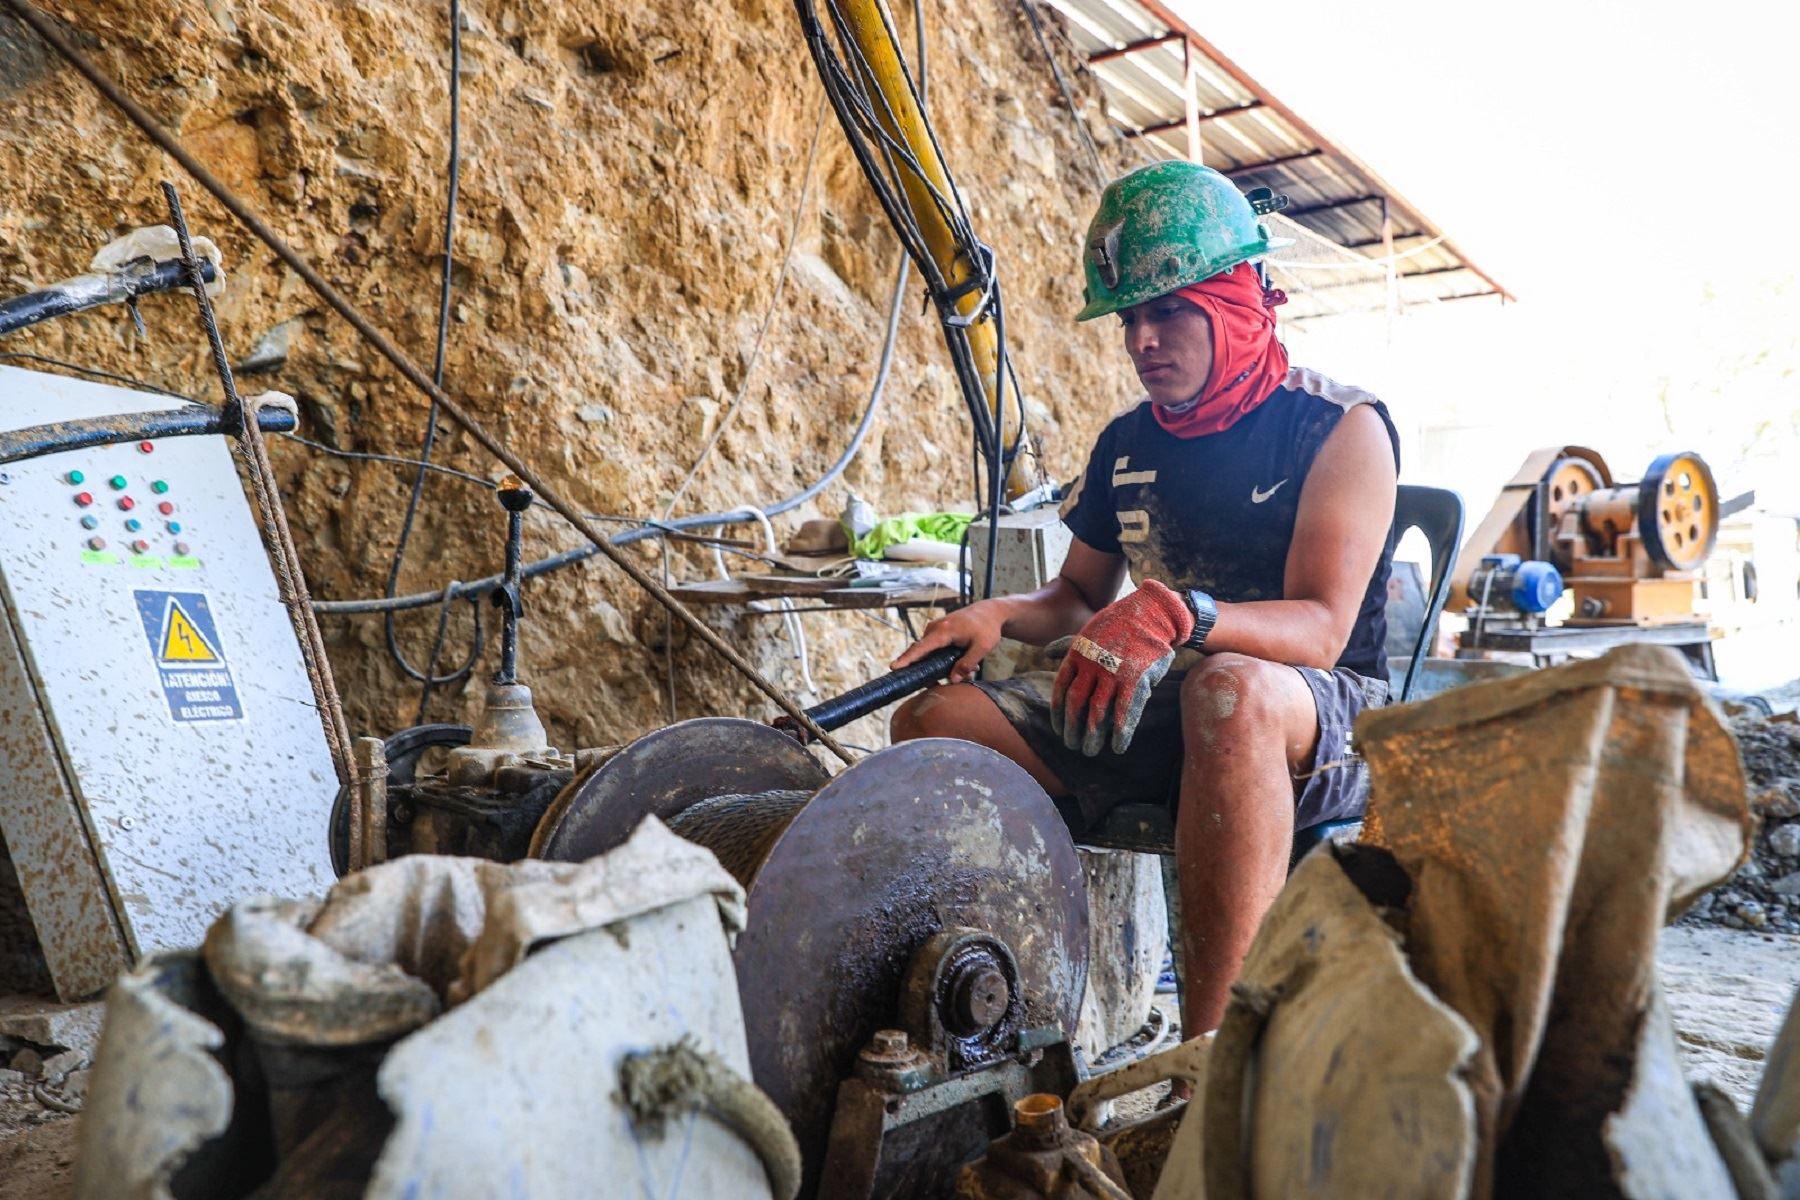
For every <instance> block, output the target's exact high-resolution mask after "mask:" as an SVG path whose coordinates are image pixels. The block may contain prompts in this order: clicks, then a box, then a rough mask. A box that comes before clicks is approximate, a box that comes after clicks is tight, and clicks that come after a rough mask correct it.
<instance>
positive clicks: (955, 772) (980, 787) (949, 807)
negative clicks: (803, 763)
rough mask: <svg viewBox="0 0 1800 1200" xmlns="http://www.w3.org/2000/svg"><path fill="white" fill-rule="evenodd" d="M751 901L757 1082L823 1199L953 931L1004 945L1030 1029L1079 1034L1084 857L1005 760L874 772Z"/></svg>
mask: <svg viewBox="0 0 1800 1200" xmlns="http://www.w3.org/2000/svg"><path fill="white" fill-rule="evenodd" d="M722 832H724V831H722ZM688 836H690V837H692V838H693V839H694V840H696V841H699V842H701V843H702V844H705V843H706V841H707V840H708V838H709V837H712V836H718V835H716V834H713V833H709V832H708V831H707V830H706V829H698V830H695V831H693V832H691V833H690V834H689V835H688ZM747 890H748V893H749V925H748V927H747V928H746V929H745V930H744V932H743V933H742V934H740V935H739V937H738V942H737V947H736V950H735V951H734V952H733V959H734V961H735V962H736V965H737V976H738V993H739V997H740V999H741V1000H742V1002H743V1008H744V1021H745V1026H746V1033H747V1034H748V1039H749V1044H750V1065H751V1073H752V1076H753V1077H754V1079H755V1080H756V1083H757V1086H758V1087H760V1088H762V1089H763V1091H765V1092H767V1093H768V1094H769V1097H770V1098H771V1099H773V1100H774V1101H775V1103H776V1105H777V1106H778V1107H779V1108H780V1109H781V1111H782V1112H783V1113H784V1114H785V1115H786V1116H787V1118H788V1120H789V1122H790V1123H791V1124H792V1125H793V1128H794V1133H795V1135H796V1136H797V1137H798V1138H799V1140H800V1147H801V1151H802V1154H803V1156H804V1157H805V1160H806V1164H807V1177H808V1180H809V1187H811V1186H816V1179H817V1172H818V1169H819V1165H820V1163H821V1162H822V1160H823V1156H824V1149H825V1142H826V1137H827V1134H828V1133H829V1130H830V1125H831V1114H832V1103H833V1099H834V1097H835V1096H836V1093H837V1086H838V1083H839V1082H840V1081H841V1080H842V1079H844V1078H845V1077H846V1076H848V1075H850V1074H851V1072H852V1069H853V1067H854V1063H855V1059H856V1053H857V1050H858V1049H859V1048H860V1047H861V1046H862V1045H863V1044H864V1043H866V1042H867V1041H868V1040H869V1038H870V1037H871V1035H873V1034H874V1032H875V1031H876V1030H877V1029H884V1028H891V1027H893V1026H894V1023H895V1021H896V1020H897V1019H898V1017H899V1015H900V1014H899V1005H900V999H901V992H902V990H903V988H902V984H903V981H904V978H905V975H906V971H907V967H908V964H909V962H910V961H911V959H912V957H913V954H914V953H915V952H916V951H917V950H918V949H919V948H920V947H921V946H922V945H924V944H925V943H926V942H927V941H928V940H930V939H931V938H932V936H933V935H935V934H937V933H938V932H939V931H940V930H943V929H946V928H949V927H954V926H967V927H969V928H972V929H976V930H980V931H982V932H984V933H987V934H991V935H992V936H994V937H995V938H998V939H999V940H1000V941H1001V942H1003V943H1004V944H1005V945H1006V946H1007V947H1008V948H1009V949H1010V950H1011V951H1012V953H1013V955H1014V956H1015V958H1016V961H1017V965H1018V972H1019V982H1020V991H1021V993H1022V1000H1023V1003H1024V1013H1023V1017H1022V1025H1023V1027H1025V1028H1028V1029H1029V1028H1037V1027H1043V1026H1051V1025H1054V1026H1057V1027H1059V1028H1060V1029H1062V1030H1063V1031H1064V1032H1065V1033H1068V1034H1070V1035H1072V1034H1073V1032H1074V1029H1075V1022H1076V1018H1077V1016H1078V1010H1079V1008H1080V1005H1081V997H1082V992H1083V990H1084V989H1085V987H1086V984H1087V951H1088V930H1087V920H1088V918H1087V893H1086V888H1085V884H1084V881H1083V877H1082V872H1081V866H1080V863H1079V861H1078V860H1077V858H1076V855H1075V845H1074V843H1073V842H1072V841H1071V840H1070V838H1069V834H1068V830H1067V828H1066V827H1065V826H1064V825H1063V822H1062V818H1061V817H1060V816H1058V814H1057V811H1056V806H1055V805H1054V804H1052V803H1051V802H1050V798H1049V797H1048V796H1047V795H1045V794H1044V790H1043V789H1042V788H1041V787H1039V786H1038V784H1037V782H1036V781H1035V780H1033V779H1032V778H1031V776H1030V775H1028V774H1026V773H1025V771H1024V770H1022V769H1021V768H1020V767H1018V766H1016V765H1015V764H1014V763H1012V762H1011V761H1009V760H1008V759H1006V758H1004V757H1002V756H1001V755H999V754H996V753H995V752H994V751H992V750H988V749H986V748H985V747H982V746H977V745H974V744H973V743H970V742H963V741H953V740H950V739H947V738H928V739H923V740H920V741H914V742H903V743H901V744H900V745H898V746H894V747H892V748H890V749H887V750H883V751H882V752H880V753H879V754H876V755H873V756H871V757H869V758H866V759H864V760H863V761H861V762H859V763H857V764H856V765H855V766H853V767H851V768H850V769H849V770H847V771H844V772H843V773H842V774H840V775H838V776H837V777H836V778H834V779H833V780H832V781H831V782H830V783H828V784H826V785H825V787H824V789H823V790H822V791H820V792H819V793H818V795H816V796H814V797H813V798H812V800H811V801H810V802H808V803H807V804H806V805H805V806H804V807H802V808H800V809H799V810H798V812H797V813H795V814H794V816H793V817H792V819H791V820H790V821H789V822H788V823H787V825H786V828H785V829H783V830H782V832H781V835H780V837H779V838H778V839H777V840H776V841H775V843H774V845H773V846H772V847H771V848H770V849H769V850H768V851H767V853H766V855H765V856H764V858H763V860H762V863H761V866H760V867H759V868H758V869H757V871H756V874H755V876H754V878H753V879H752V881H751V883H750V885H749V887H748V889H747Z"/></svg>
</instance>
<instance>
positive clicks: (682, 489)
mask: <svg viewBox="0 0 1800 1200" xmlns="http://www.w3.org/2000/svg"><path fill="white" fill-rule="evenodd" d="M824 132H825V100H824V98H823V97H821V98H820V99H819V114H818V116H817V118H815V119H814V121H813V132H812V144H811V145H810V146H809V147H807V151H806V169H805V170H804V171H803V172H802V173H801V175H800V195H799V197H798V198H797V199H795V201H794V215H793V217H792V218H791V219H790V220H789V221H788V236H787V249H786V250H784V251H783V252H782V255H781V267H780V269H779V270H777V271H776V272H775V288H774V290H773V291H771V292H770V293H769V306H768V308H767V309H765V310H764V311H763V319H762V324H760V325H758V326H757V327H756V340H755V341H753V342H751V343H750V358H749V361H748V362H746V363H745V364H744V377H743V378H742V379H741V380H739V381H738V388H737V394H736V395H735V396H733V397H732V398H731V403H730V404H728V405H726V407H725V411H724V412H723V413H721V414H720V415H719V423H718V424H717V425H716V426H714V427H713V431H712V436H711V437H709V438H707V439H706V445H704V446H702V447H701V448H700V454H699V457H697V458H695V459H694V465H693V466H691V467H689V468H688V472H687V474H686V475H684V476H683V477H682V480H681V486H679V487H677V488H676V489H675V494H674V495H673V496H671V497H670V498H669V503H668V505H667V507H665V508H664V509H663V517H664V518H665V519H667V518H668V517H671V516H673V515H674V514H675V506H676V505H677V504H680V503H681V498H682V497H683V496H685V495H687V490H688V487H689V485H691V484H692V483H693V482H694V476H695V475H698V474H699V473H700V468H701V466H703V465H704V464H705V462H706V460H707V459H708V458H710V457H711V456H712V452H713V449H714V448H715V447H716V446H718V444H719V439H720V438H722V437H724V436H725V429H726V427H727V426H729V425H730V424H731V419H732V418H733V417H735V416H736V415H737V410H738V406H739V405H740V404H742V403H743V402H744V397H745V396H748V395H749V394H750V380H751V378H752V377H753V376H754V375H755V373H756V365H757V363H758V362H760V361H761V360H762V346H763V337H764V335H765V334H767V333H768V332H769V326H770V325H771V324H773V323H774V320H775V313H776V310H777V308H778V306H779V305H780V302H781V289H782V286H783V285H784V284H786V283H787V277H788V267H789V265H791V264H792V262H793V261H794V247H795V246H797V245H799V244H800V218H801V217H802V216H804V215H805V213H806V193H807V191H808V189H810V188H811V187H812V177H813V167H814V165H815V164H817V162H818V161H819V142H820V140H821V138H822V135H823V134H824ZM761 511H762V510H760V509H758V510H757V512H758V514H759V515H760V513H761Z"/></svg>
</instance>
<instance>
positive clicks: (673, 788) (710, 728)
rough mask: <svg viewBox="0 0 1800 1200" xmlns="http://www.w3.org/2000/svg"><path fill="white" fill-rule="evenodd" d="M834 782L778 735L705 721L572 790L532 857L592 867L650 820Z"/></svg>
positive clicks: (555, 805)
mask: <svg viewBox="0 0 1800 1200" xmlns="http://www.w3.org/2000/svg"><path fill="white" fill-rule="evenodd" d="M829 778H831V776H830V775H829V774H828V773H827V772H826V770H825V768H824V767H822V766H820V765H819V760H818V759H816V758H814V757H813V756H812V755H811V754H809V753H808V752H807V751H806V749H805V748H804V747H802V746H801V745H800V744H799V743H797V742H796V741H794V739H793V738H791V737H789V736H788V735H787V734H785V733H782V732H781V731H780V730H778V729H771V728H770V727H769V726H767V725H762V724H758V723H757V722H755V721H745V720H743V719H741V718H738V717H701V718H699V719H697V720H693V721H682V722H679V723H678V724H675V725H667V726H664V727H663V728H661V729H657V730H654V731H652V732H650V733H646V734H645V735H644V736H643V737H641V738H639V739H638V740H637V741H635V742H632V743H631V744H630V745H629V746H627V747H625V749H623V750H621V751H619V753H617V754H615V755H613V756H612V757H611V758H610V759H608V760H607V761H606V762H604V763H602V764H601V765H600V766H599V767H597V768H595V769H594V770H592V771H589V772H586V773H584V774H582V775H580V776H578V777H576V778H575V779H574V780H573V781H572V782H570V784H569V786H568V787H566V788H564V789H563V790H562V792H561V793H560V794H559V795H558V796H557V797H556V799H555V800H552V801H551V802H550V807H549V809H548V810H546V811H545V813H544V817H543V820H541V821H539V822H538V826H537V830H536V831H535V832H534V833H533V834H532V835H531V857H533V858H543V859H549V860H550V861H552V862H585V861H586V860H588V859H590V858H593V857H594V856H595V855H597V854H605V853H606V852H607V851H608V850H612V849H615V848H616V847H618V846H620V845H622V844H623V843H624V841H625V839H626V838H628V837H630V836H631V831H632V830H634V829H636V828H637V827H638V824H639V823H640V822H642V821H643V819H644V818H645V817H647V816H652V815H654V816H656V817H659V818H661V819H662V820H664V821H667V820H668V819H669V817H670V816H671V815H673V814H674V813H678V812H680V811H681V810H682V809H684V808H686V807H687V806H688V805H690V804H692V803H694V802H695V801H696V800H703V799H706V798H707V797H709V796H717V795H721V794H723V793H726V792H770V791H780V790H786V789H799V790H805V791H809V792H810V791H817V790H818V789H819V788H821V787H823V786H825V781H826V780H827V779H829Z"/></svg>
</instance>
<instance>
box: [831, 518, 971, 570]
mask: <svg viewBox="0 0 1800 1200" xmlns="http://www.w3.org/2000/svg"><path fill="white" fill-rule="evenodd" d="M974 519H975V518H974V516H973V515H971V514H969V513H901V514H900V515H899V516H897V517H889V518H887V519H886V520H884V521H880V522H877V523H876V525H875V528H873V529H871V530H869V532H868V533H866V534H864V535H863V536H862V537H854V536H853V537H852V538H851V539H850V549H851V552H852V553H854V554H855V555H856V557H858V558H876V559H878V558H881V557H882V556H883V555H884V553H885V552H886V551H887V548H888V547H889V546H896V545H899V544H900V543H901V542H913V541H929V542H948V543H949V544H950V545H952V546H957V545H961V544H962V538H963V531H964V530H966V529H968V527H969V522H971V521H973V520H974Z"/></svg>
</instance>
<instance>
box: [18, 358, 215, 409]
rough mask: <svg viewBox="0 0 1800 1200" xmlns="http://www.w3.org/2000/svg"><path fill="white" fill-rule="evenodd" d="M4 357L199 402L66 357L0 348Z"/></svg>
mask: <svg viewBox="0 0 1800 1200" xmlns="http://www.w3.org/2000/svg"><path fill="white" fill-rule="evenodd" d="M6 359H17V360H19V361H20V362H35V363H42V364H44V365H45V366H51V367H61V368H63V369H64V370H65V371H74V372H75V373H76V374H78V375H87V376H90V377H92V378H94V379H102V380H105V381H106V382H107V383H122V384H125V385H127V386H129V387H134V388H138V389H140V390H142V391H146V392H155V393H157V394H158V395H161V396H173V397H174V398H175V399H177V400H185V401H187V402H188V403H189V404H200V403H201V401H199V400H196V399H194V398H193V397H192V396H188V395H184V394H183V393H181V392H172V391H170V390H169V389H168V388H166V387H163V386H162V385H161V384H155V383H146V382H144V381H143V380H142V379H137V378H134V377H133V376H130V375H117V374H114V373H113V372H111V371H102V370H101V369H100V368H98V367H87V366H83V365H82V364H80V363H73V362H69V361H68V360H66V359H61V358H52V357H50V356H49V355H48V354H29V353H27V352H25V351H23V350H0V361H4V360H6Z"/></svg>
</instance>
